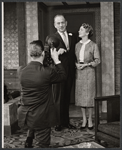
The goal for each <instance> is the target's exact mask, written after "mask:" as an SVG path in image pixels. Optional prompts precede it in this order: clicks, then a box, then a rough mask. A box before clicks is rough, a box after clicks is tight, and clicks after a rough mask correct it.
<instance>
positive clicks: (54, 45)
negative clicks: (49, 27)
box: [43, 35, 60, 66]
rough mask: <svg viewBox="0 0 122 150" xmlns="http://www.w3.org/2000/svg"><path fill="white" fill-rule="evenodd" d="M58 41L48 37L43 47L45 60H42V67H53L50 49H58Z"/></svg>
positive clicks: (55, 38) (53, 37)
mask: <svg viewBox="0 0 122 150" xmlns="http://www.w3.org/2000/svg"><path fill="white" fill-rule="evenodd" d="M59 43H60V40H59V39H58V38H57V37H56V36H55V35H50V36H48V37H47V39H46V43H45V46H44V51H45V58H44V62H43V63H44V66H51V65H54V61H53V59H52V58H51V53H50V49H51V48H52V49H53V48H58V46H59Z"/></svg>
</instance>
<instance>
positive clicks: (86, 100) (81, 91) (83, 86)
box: [75, 41, 100, 107]
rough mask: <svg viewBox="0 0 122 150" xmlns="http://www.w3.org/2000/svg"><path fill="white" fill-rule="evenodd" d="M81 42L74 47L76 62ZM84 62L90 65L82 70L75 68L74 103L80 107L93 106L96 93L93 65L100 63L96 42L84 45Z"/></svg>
mask: <svg viewBox="0 0 122 150" xmlns="http://www.w3.org/2000/svg"><path fill="white" fill-rule="evenodd" d="M81 47H82V43H80V42H78V43H77V44H76V47H75V54H76V58H77V63H80V62H79V52H80V50H81ZM84 63H91V66H88V67H85V68H84V69H82V70H78V69H76V85H75V105H76V106H82V107H93V106H94V97H95V95H96V81H95V67H96V66H97V65H98V64H99V63H100V55H99V50H98V47H97V44H96V43H94V42H93V41H90V42H89V43H88V44H86V46H85V51H84Z"/></svg>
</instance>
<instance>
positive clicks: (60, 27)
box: [54, 16, 67, 32]
mask: <svg viewBox="0 0 122 150" xmlns="http://www.w3.org/2000/svg"><path fill="white" fill-rule="evenodd" d="M66 26H67V21H66V20H65V18H64V17H63V16H57V17H56V18H55V20H54V27H55V28H56V29H57V31H59V32H64V31H65V30H66Z"/></svg>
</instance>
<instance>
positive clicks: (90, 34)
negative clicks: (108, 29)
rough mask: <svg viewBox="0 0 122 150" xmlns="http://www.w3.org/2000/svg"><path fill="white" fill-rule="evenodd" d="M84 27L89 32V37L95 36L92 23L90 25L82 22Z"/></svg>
mask: <svg viewBox="0 0 122 150" xmlns="http://www.w3.org/2000/svg"><path fill="white" fill-rule="evenodd" d="M82 26H83V28H85V29H86V32H89V35H88V38H90V37H92V36H93V28H92V26H91V25H89V24H88V23H83V24H82Z"/></svg>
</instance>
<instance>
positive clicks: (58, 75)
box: [50, 64, 66, 84]
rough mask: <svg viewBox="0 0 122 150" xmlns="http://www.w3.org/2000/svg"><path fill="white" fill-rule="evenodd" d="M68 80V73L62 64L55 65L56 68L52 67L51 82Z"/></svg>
mask: <svg viewBox="0 0 122 150" xmlns="http://www.w3.org/2000/svg"><path fill="white" fill-rule="evenodd" d="M65 80H66V73H65V70H64V68H63V66H62V64H57V65H55V67H54V68H52V69H51V75H50V81H51V83H53V84H54V83H58V82H63V81H65Z"/></svg>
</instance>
